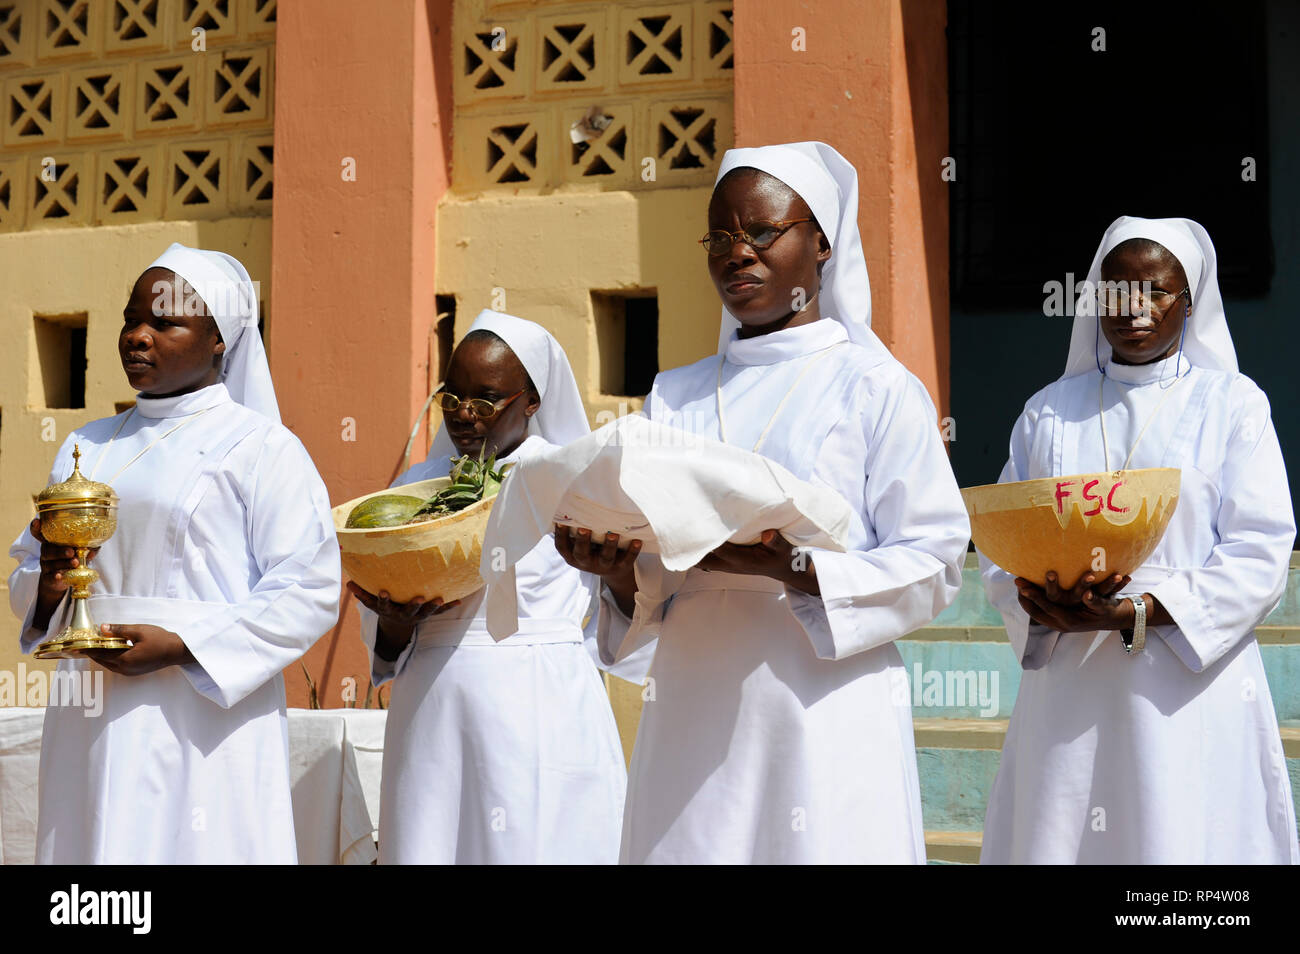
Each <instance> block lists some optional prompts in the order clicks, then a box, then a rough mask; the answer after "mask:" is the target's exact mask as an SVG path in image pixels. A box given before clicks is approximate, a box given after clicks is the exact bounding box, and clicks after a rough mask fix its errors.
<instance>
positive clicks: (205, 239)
mask: <svg viewBox="0 0 1300 954" xmlns="http://www.w3.org/2000/svg"><path fill="white" fill-rule="evenodd" d="M275 19H276V0H157V2H151V3H142V2H137V0H121V2H114V3H107V2H100V0H60V2H52V0H18V2H17V3H12V2H11V3H0V289H3V295H0V340H2V341H3V342H4V345H5V347H4V348H3V349H0V542H3V543H4V546H5V549H6V550H7V548H8V544H9V541H11V540H13V538H14V537H16V536H17V535H18V533H19V531H20V530H21V529H22V527H23V525H24V524H25V523H27V522H28V521H29V520H30V519H31V517H32V501H31V495H32V494H33V493H35V492H36V491H38V490H39V489H41V488H42V487H44V486H45V482H46V479H47V477H48V475H49V468H50V464H51V462H52V459H53V457H54V453H55V451H56V450H57V449H58V446H59V445H60V444H61V443H62V441H63V439H64V438H65V437H66V436H67V434H68V432H69V431H71V430H72V429H74V428H76V427H77V426H79V425H80V424H83V423H85V422H86V421H89V420H93V419H95V418H98V417H103V416H105V415H109V414H113V413H114V412H115V407H114V405H115V404H117V403H125V402H129V401H131V400H132V398H133V396H134V395H133V393H132V391H131V389H130V388H129V387H128V386H127V384H126V379H125V377H123V375H122V370H121V364H120V363H119V361H118V357H117V333H118V328H119V327H120V325H121V320H122V318H121V313H122V306H123V305H124V304H125V302H126V296H127V293H128V291H129V290H130V287H131V284H132V282H133V281H134V280H135V278H136V277H137V276H138V275H139V274H140V272H141V271H142V270H143V269H144V268H145V267H146V266H147V265H148V264H149V262H151V261H152V260H153V259H154V258H156V257H157V256H158V254H159V253H160V252H162V250H163V249H165V248H166V247H167V245H169V244H170V243H172V242H183V243H185V244H187V245H199V246H205V247H209V248H213V247H215V248H220V249H222V250H224V251H227V252H230V253H231V254H233V255H235V256H237V257H239V258H240V259H241V260H243V262H244V263H245V265H247V266H248V269H249V271H250V272H251V274H252V276H253V278H254V280H258V281H261V282H262V296H261V297H262V301H263V303H264V304H267V305H269V303H270V286H269V279H270V264H271V255H270V245H271V222H270V218H269V216H270V214H271V201H272V196H271V191H272V182H273V169H272V165H273V163H272V160H273V156H272V147H273V137H272V122H273V115H272V110H273V100H274V70H275V46H274V38H275ZM160 220H163V221H160ZM70 315H71V316H81V315H84V316H85V322H86V329H87V340H86V357H87V360H86V393H85V407H84V408H48V407H45V406H44V405H45V403H46V389H45V387H44V386H43V383H42V374H43V373H45V374H49V373H50V372H51V371H53V370H56V369H57V370H62V368H61V367H60V366H66V364H67V358H66V355H62V354H55V353H51V352H50V350H49V349H48V348H46V349H45V351H44V353H42V349H41V348H40V347H38V336H37V334H36V332H35V324H34V321H33V318H34V317H35V316H70ZM75 320H80V319H75ZM267 320H268V321H269V318H268V319H267ZM0 562H2V563H3V564H4V566H5V571H4V573H0V589H5V585H4V580H5V578H7V577H8V575H9V570H10V568H11V567H12V564H11V563H9V561H8V560H3V561H0ZM4 596H5V597H6V602H7V596H8V593H7V592H5V593H4ZM16 629H17V623H16V621H14V622H13V625H12V627H11V628H10V629H8V630H6V631H5V633H4V634H3V635H0V669H3V670H10V671H14V670H16V668H17V665H18V663H19V656H18V647H17V640H16ZM22 662H23V663H24V664H25V665H26V666H27V668H28V669H32V668H52V666H53V663H50V662H47V663H41V662H37V661H36V660H33V659H32V658H30V657H27V658H26V659H23V660H22ZM19 701H21V700H19Z"/></svg>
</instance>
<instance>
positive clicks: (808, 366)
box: [716, 341, 848, 453]
mask: <svg viewBox="0 0 1300 954" xmlns="http://www.w3.org/2000/svg"><path fill="white" fill-rule="evenodd" d="M847 343H848V342H845V341H841V342H838V343H837V344H833V345H831V346H830V347H829V348H827V349H826V350H824V351H823V352H822V353H821V354H816V355H813V356H812V357H811V358H809V359H808V361H807V362H806V363H805V364H804V366H803V369H802V370H801V371H800V372H799V374H798V375H797V376H796V377H795V379H794V383H793V384H791V385H790V388H789V390H787V391H786V392H785V395H784V396H783V397H782V398H781V403H779V404H778V405H777V406H776V410H775V411H773V412H772V416H771V417H770V418H768V421H767V426H766V427H764V428H763V433H761V434H759V435H758V440H757V441H756V442H755V443H754V448H753V450H754V453H758V449H759V448H760V447H762V446H763V441H765V440H767V435H768V432H769V431H771V430H772V425H773V424H775V423H776V419H777V418H778V417H779V416H780V415H781V411H783V410H784V409H785V404H786V402H787V401H789V400H790V396H791V395H792V394H794V392H795V389H796V388H798V387H799V382H800V381H802V380H803V378H804V375H805V374H807V373H808V372H809V371H811V370H812V368H813V365H815V364H820V363H821V362H822V361H824V360H825V359H826V358H827V357H829V356H830V353H831V352H832V351H834V350H835V349H836V348H839V347H840V346H842V345H845V344H847ZM726 362H727V356H726V355H725V354H720V355H718V384H717V388H716V392H717V397H718V437H719V438H720V439H721V440H722V443H724V444H726V443H729V442H728V440H727V422H726V419H725V417H724V415H723V412H722V366H723V365H724V364H726Z"/></svg>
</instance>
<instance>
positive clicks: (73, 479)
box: [36, 445, 117, 510]
mask: <svg viewBox="0 0 1300 954" xmlns="http://www.w3.org/2000/svg"><path fill="white" fill-rule="evenodd" d="M69 505H76V506H81V507H85V506H101V507H116V506H117V494H116V493H114V492H113V488H112V487H110V486H109V485H108V484H101V483H100V482H99V481H97V480H88V479H87V478H86V477H85V476H83V475H82V473H81V447H80V445H73V448H72V474H71V476H69V477H68V479H67V480H64V481H60V482H59V483H57V484H51V485H50V486H48V487H46V488H45V489H44V490H42V491H41V492H40V493H39V494H37V495H36V509H37V510H48V509H51V508H62V507H67V506H69Z"/></svg>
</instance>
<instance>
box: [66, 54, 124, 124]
mask: <svg viewBox="0 0 1300 954" xmlns="http://www.w3.org/2000/svg"><path fill="white" fill-rule="evenodd" d="M129 71H130V67H129V66H118V67H98V68H92V69H83V70H74V71H73V72H72V74H71V77H70V78H71V88H70V90H69V92H70V94H71V95H70V96H69V100H68V138H69V139H102V138H105V137H121V136H125V135H126V134H127V124H126V121H125V119H126V115H125V113H126V110H125V109H124V107H125V105H126V103H125V100H126V98H127V96H128V95H129V94H128V92H127V91H128V90H129V89H130V83H129V79H128V77H129Z"/></svg>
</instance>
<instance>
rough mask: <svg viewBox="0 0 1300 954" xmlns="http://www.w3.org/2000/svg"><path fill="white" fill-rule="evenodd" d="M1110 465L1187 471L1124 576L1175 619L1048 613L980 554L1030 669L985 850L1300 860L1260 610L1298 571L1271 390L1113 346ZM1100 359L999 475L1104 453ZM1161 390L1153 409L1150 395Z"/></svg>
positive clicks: (1036, 855)
mask: <svg viewBox="0 0 1300 954" xmlns="http://www.w3.org/2000/svg"><path fill="white" fill-rule="evenodd" d="M1106 374H1107V381H1106V384H1105V408H1106V410H1105V422H1106V435H1107V439H1108V442H1109V445H1110V448H1109V453H1110V458H1111V459H1110V462H1109V468H1116V469H1117V468H1119V467H1121V465H1122V464H1123V462H1124V459H1125V457H1126V456H1127V455H1128V453H1129V451H1130V449H1131V448H1133V444H1134V441H1135V440H1136V439H1137V437H1138V433H1139V432H1140V431H1141V429H1142V428H1143V426H1144V425H1145V424H1146V422H1147V421H1148V419H1150V420H1151V424H1150V426H1149V428H1148V429H1147V431H1146V434H1145V436H1144V437H1142V439H1141V441H1140V442H1139V443H1138V446H1137V450H1136V453H1135V454H1134V456H1133V459H1132V463H1131V464H1130V467H1131V468H1133V469H1138V468H1143V467H1178V468H1181V470H1182V479H1181V489H1180V492H1179V500H1178V506H1177V509H1176V510H1175V511H1174V515H1173V518H1172V520H1171V522H1170V524H1169V527H1168V529H1167V530H1166V531H1165V535H1164V538H1163V539H1162V540H1161V542H1160V544H1159V546H1157V548H1156V550H1155V552H1154V553H1152V554H1151V556H1150V558H1149V559H1148V560H1147V562H1146V563H1145V564H1144V565H1143V566H1142V567H1141V568H1139V569H1138V570H1137V571H1136V572H1135V573H1133V574H1132V575H1133V581H1132V583H1131V585H1130V586H1128V587H1127V588H1126V589H1125V590H1124V591H1123V592H1124V595H1137V594H1139V593H1143V592H1147V593H1151V594H1152V595H1153V596H1155V597H1156V598H1157V599H1158V600H1159V601H1160V603H1161V605H1163V606H1164V607H1165V609H1166V610H1168V611H1169V614H1170V615H1171V616H1172V617H1173V618H1174V620H1175V621H1176V625H1173V626H1157V627H1151V626H1148V628H1147V640H1146V649H1145V651H1144V652H1142V653H1140V654H1138V655H1136V656H1132V657H1130V656H1128V655H1126V654H1125V652H1124V648H1123V643H1122V641H1121V639H1120V635H1119V633H1116V632H1103V633H1074V634H1065V635H1062V634H1060V633H1056V632H1051V631H1048V630H1047V629H1046V627H1042V626H1039V625H1037V624H1031V622H1030V620H1029V617H1028V616H1027V614H1025V612H1024V611H1023V610H1021V608H1020V606H1019V604H1018V602H1017V599H1016V590H1015V584H1014V583H1013V581H1012V577H1011V576H1010V575H1009V574H1007V573H1005V572H1003V571H1002V570H999V569H997V568H996V567H993V566H992V565H991V564H989V563H988V562H987V561H984V560H983V558H981V562H982V565H983V569H984V580H985V586H986V588H987V590H988V593H989V599H990V600H991V601H992V603H993V604H994V605H995V606H996V607H997V608H998V609H999V610H1000V611H1001V613H1002V616H1003V619H1004V620H1005V621H1006V625H1007V632H1008V634H1009V635H1010V638H1011V643H1012V645H1013V647H1014V648H1015V651H1016V655H1017V657H1018V658H1020V659H1021V660H1022V665H1023V666H1024V669H1025V672H1024V675H1023V676H1022V678H1021V681H1020V692H1019V695H1018V697H1017V699H1016V705H1015V710H1014V711H1013V713H1012V717H1011V725H1010V728H1009V730H1008V732H1007V739H1006V743H1005V745H1004V746H1003V750H1002V763H1001V767H1000V768H999V771H998V775H997V779H996V781H995V782H994V785H993V789H992V791H991V792H990V795H989V807H988V814H987V818H986V821H985V825H984V847H983V851H982V853H981V859H980V860H981V861H983V862H986V863H1055V864H1072V863H1100V864H1134V863H1138V864H1142V863H1158V864H1227V863H1241V862H1252V863H1261V862H1274V863H1277V862H1295V861H1297V860H1300V852H1298V849H1297V844H1296V827H1295V816H1294V808H1293V806H1292V801H1291V787H1290V783H1289V781H1288V779H1287V769H1286V761H1285V759H1284V757H1283V752H1282V743H1281V739H1280V738H1279V734H1278V724H1277V717H1276V714H1275V712H1274V709H1273V700H1272V698H1271V697H1270V695H1269V691H1268V683H1267V682H1266V681H1265V678H1264V666H1263V663H1262V661H1261V659H1260V653H1259V645H1258V643H1256V641H1255V638H1254V628H1255V626H1257V625H1258V624H1259V623H1260V622H1261V621H1262V620H1263V619H1264V617H1265V616H1266V615H1267V614H1268V613H1269V612H1270V611H1271V610H1272V609H1273V607H1274V606H1276V605H1277V603H1278V600H1279V599H1280V597H1281V595H1282V593H1283V590H1284V588H1285V585H1286V575H1287V562H1288V559H1289V557H1290V555H1291V545H1292V541H1293V540H1294V538H1295V523H1294V518H1293V516H1292V512H1291V500H1290V496H1289V494H1288V491H1287V479H1286V469H1285V466H1284V464H1283V462H1282V454H1281V451H1280V449H1279V447H1278V441H1277V435H1276V433H1275V432H1274V430H1273V424H1272V420H1271V418H1270V414H1269V404H1268V400H1267V398H1266V397H1265V396H1264V394H1263V392H1261V391H1260V390H1259V388H1258V387H1256V386H1255V384H1254V382H1252V381H1251V380H1250V379H1249V378H1247V377H1246V376H1245V375H1242V374H1236V373H1231V372H1227V371H1217V370H1207V369H1204V368H1193V369H1192V370H1191V371H1190V372H1189V373H1188V374H1187V375H1185V376H1184V377H1183V378H1182V379H1181V380H1179V382H1178V384H1177V385H1175V387H1176V388H1177V391H1176V392H1175V393H1172V394H1167V393H1166V391H1165V390H1164V389H1163V388H1162V383H1161V377H1162V376H1163V378H1164V381H1163V384H1166V385H1167V384H1169V381H1170V379H1171V378H1172V374H1173V362H1172V361H1167V362H1161V363H1159V364H1157V365H1149V366H1144V367H1132V366H1123V365H1117V364H1114V363H1113V362H1111V363H1109V364H1108V365H1107V372H1106ZM1099 379H1100V374H1099V373H1098V372H1097V371H1095V370H1094V371H1089V372H1087V373H1084V374H1079V375H1076V376H1074V377H1069V378H1065V379H1062V380H1059V381H1057V382H1055V383H1053V384H1051V385H1049V386H1048V387H1046V388H1044V389H1043V390H1042V391H1040V392H1038V394H1036V395H1034V397H1032V398H1031V399H1030V400H1029V402H1028V404H1026V405H1025V410H1024V413H1023V414H1022V415H1021V416H1020V419H1019V420H1018V421H1017V422H1016V426H1015V430H1014V431H1013V432H1012V436H1011V457H1010V460H1009V461H1008V462H1007V465H1006V467H1005V468H1004V470H1003V472H1002V476H1001V478H1000V479H1001V480H1002V481H1016V480H1028V479H1031V478H1037V477H1051V476H1057V475H1068V474H1077V473H1087V472H1097V471H1103V470H1106V469H1108V465H1107V463H1106V462H1105V461H1104V460H1103V455H1102V442H1101V428H1100V424H1099V421H1098V393H1097V389H1098V381H1099ZM1166 397H1167V400H1166V401H1165V403H1164V404H1163V406H1161V407H1160V408H1159V411H1158V413H1157V414H1156V416H1155V417H1154V418H1151V414H1152V411H1153V410H1155V408H1156V405H1157V403H1158V402H1159V401H1160V400H1161V399H1162V398H1166Z"/></svg>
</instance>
